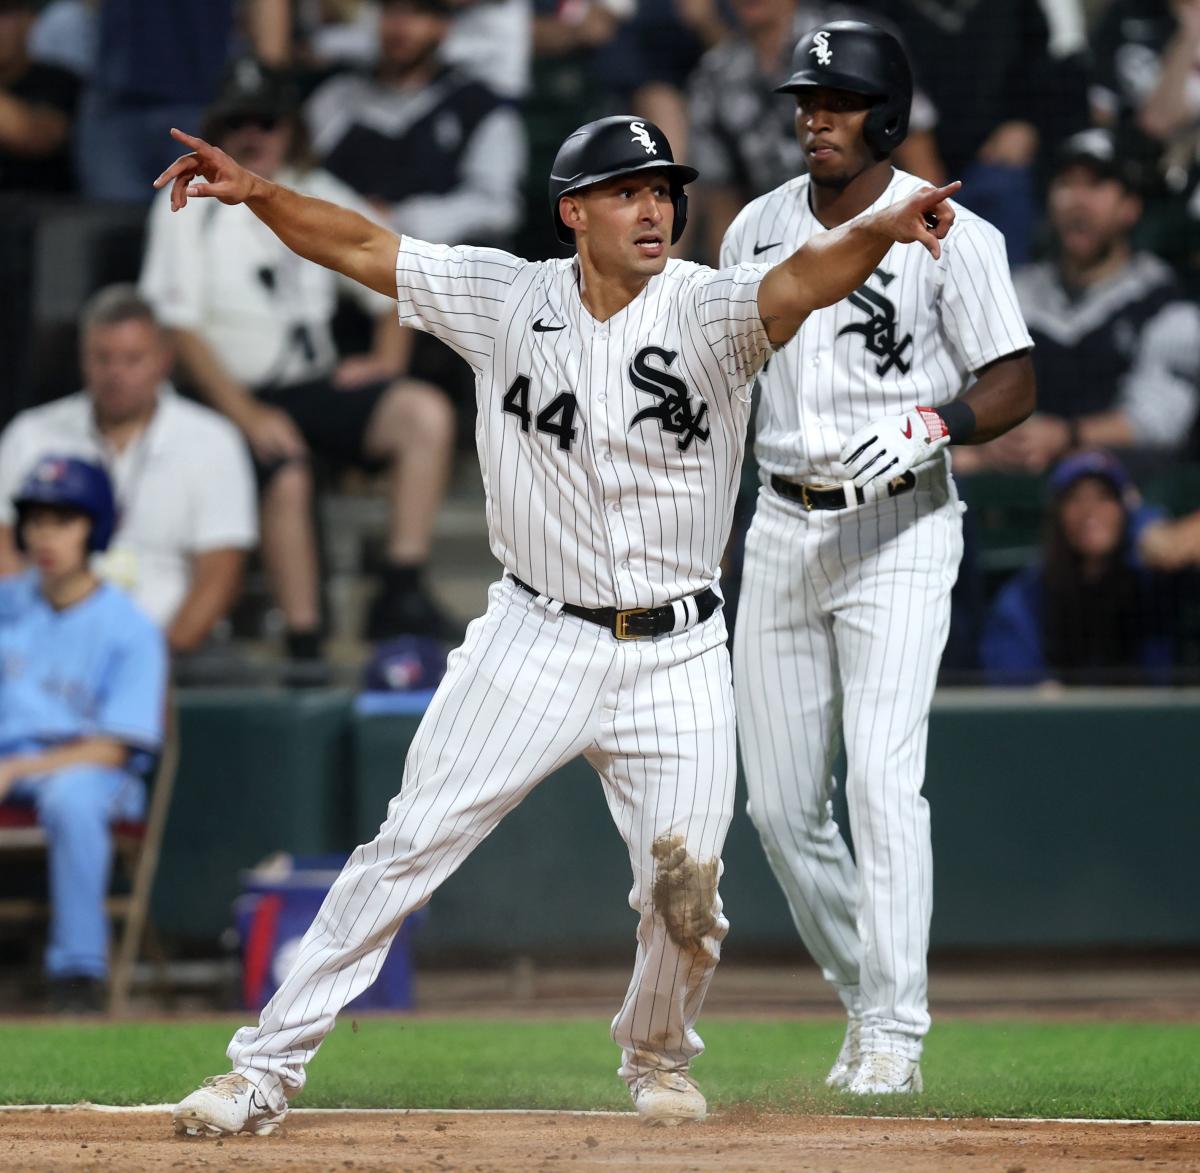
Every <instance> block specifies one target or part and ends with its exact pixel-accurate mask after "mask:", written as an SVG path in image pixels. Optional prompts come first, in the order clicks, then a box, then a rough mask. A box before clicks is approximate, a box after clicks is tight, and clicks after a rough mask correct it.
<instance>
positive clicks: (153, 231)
mask: <svg viewBox="0 0 1200 1173" xmlns="http://www.w3.org/2000/svg"><path fill="white" fill-rule="evenodd" d="M208 130H209V133H210V134H212V135H213V137H214V138H215V140H216V141H218V142H220V143H221V144H222V146H223V147H224V148H225V149H226V150H228V151H229V152H230V154H231V155H233V156H234V157H235V158H238V159H241V160H242V161H243V162H245V163H246V164H247V165H248V166H251V167H253V168H254V169H255V170H256V171H257V172H259V173H262V174H265V175H271V176H273V177H274V178H276V179H278V180H279V181H280V182H282V183H284V184H286V185H288V186H289V187H292V188H294V189H296V190H298V191H301V192H304V193H305V194H307V195H312V196H316V197H318V198H321V199H328V200H333V201H336V202H338V203H341V204H349V205H351V206H354V207H356V208H360V209H364V205H362V203H361V201H359V200H357V198H356V197H355V196H354V193H353V192H351V191H350V189H349V188H347V187H345V186H344V185H343V184H342V183H340V182H339V181H338V180H336V179H334V177H333V176H332V175H329V174H328V173H327V172H324V171H321V170H319V169H314V168H307V167H306V166H305V161H304V158H303V154H302V150H303V147H302V139H301V137H300V128H299V126H298V124H297V121H296V119H295V117H294V106H293V105H292V104H291V101H290V95H289V94H288V92H287V91H286V90H285V89H284V88H283V87H282V86H281V85H280V84H279V83H278V82H277V81H275V80H274V79H272V78H271V77H270V76H269V75H267V74H266V73H265V72H264V71H263V70H262V69H261V67H259V66H258V65H257V64H256V63H255V62H253V61H244V62H240V63H239V64H238V66H237V67H235V72H234V74H233V75H232V78H231V80H230V82H229V85H228V86H227V88H226V90H225V91H224V93H223V94H222V96H221V97H220V98H219V99H218V101H217V103H216V105H215V106H214V107H213V109H212V111H211V112H210V114H209V118H208ZM364 210H365V209H364ZM140 284H141V289H142V292H143V295H144V296H145V297H146V299H147V300H148V301H150V302H151V304H152V305H153V306H154V307H155V310H156V312H157V314H158V316H159V320H160V321H161V322H162V323H163V325H164V326H166V327H168V329H170V330H171V332H172V334H173V336H174V338H175V340H176V343H177V345H178V348H179V355H180V358H181V360H182V362H183V366H184V368H185V370H186V371H187V375H188V377H189V379H190V381H191V383H192V384H194V386H195V387H196V389H197V391H198V392H199V394H200V395H201V396H203V397H204V398H205V399H206V400H207V401H208V402H209V403H210V404H211V405H212V406H213V407H215V408H216V409H217V410H218V411H220V412H222V413H223V414H224V415H226V416H228V417H229V419H231V420H232V421H233V422H234V423H235V424H236V425H237V426H238V427H239V428H240V429H241V431H242V432H243V434H244V435H245V437H246V439H247V440H248V441H249V443H250V447H251V449H252V450H253V454H254V457H255V461H256V464H257V466H258V474H259V482H260V489H261V493H262V530H263V560H264V562H265V564H266V568H267V572H268V574H269V576H270V578H271V581H272V585H273V588H274V591H275V594H276V597H277V599H278V601H279V605H280V608H281V609H282V611H283V614H284V619H285V622H286V625H287V647H288V654H289V657H290V659H291V660H292V661H293V666H294V667H295V668H297V669H299V671H297V672H294V673H293V677H294V678H295V679H296V680H297V682H299V680H300V679H301V676H302V675H303V672H304V670H305V667H306V665H307V666H309V667H312V668H317V669H318V671H319V660H320V626H321V623H320V620H321V615H320V579H319V572H318V558H317V542H316V534H315V530H314V526H313V521H312V515H313V511H312V496H313V470H312V464H311V459H312V456H313V455H317V456H320V457H322V458H323V459H324V460H326V461H327V462H328V463H330V464H332V465H333V466H334V467H343V466H346V465H351V466H356V467H366V468H368V469H373V468H386V469H388V470H389V471H390V494H389V495H390V505H391V526H390V530H389V534H388V541H387V557H388V565H387V567H386V569H385V572H384V582H383V586H382V589H381V591H380V593H379V595H378V597H377V598H376V599H375V601H374V603H373V604H372V606H371V608H370V613H369V616H368V621H367V631H366V634H367V636H368V637H369V638H371V639H382V638H387V637H389V636H392V635H397V634H400V633H402V632H421V633H423V634H433V635H443V636H450V635H452V634H454V632H453V629H452V625H451V624H450V623H449V621H448V620H447V619H446V617H445V616H444V615H443V614H442V613H441V611H440V610H439V608H438V607H437V605H436V604H435V603H434V601H433V600H432V598H431V597H430V596H429V595H428V594H427V592H426V591H425V588H424V585H423V581H422V571H423V566H424V563H425V561H426V560H427V558H428V555H429V547H430V543H431V540H432V533H433V523H434V519H435V517H436V515H437V510H438V508H439V506H440V504H441V500H442V495H443V491H444V486H445V482H446V478H447V474H448V472H449V467H450V461H451V456H452V452H453V441H454V427H455V421H454V412H453V409H452V407H451V405H450V404H449V402H448V401H447V399H446V397H445V396H444V395H443V394H442V393H441V392H440V391H438V390H437V389H436V388H435V387H432V386H430V385H428V384H425V383H420V382H417V381H415V380H412V379H407V378H403V377H402V376H403V374H404V372H405V370H406V369H407V360H408V355H407V345H406V336H405V335H404V333H403V332H402V331H401V329H400V326H399V323H398V322H397V320H396V314H395V310H394V308H393V307H392V304H391V302H390V301H389V299H387V298H385V297H381V296H380V295H378V294H376V293H374V292H372V291H370V290H365V289H364V288H363V287H362V286H361V285H357V284H355V283H354V282H349V281H344V280H341V279H339V278H338V277H337V276H336V275H335V274H333V273H331V272H329V271H328V270H327V269H322V268H320V267H319V266H317V265H313V264H310V263H308V262H307V261H304V260H301V259H300V258H299V257H297V256H295V254H293V253H291V252H289V250H288V249H286V248H284V247H283V245H281V244H280V243H279V241H278V240H277V239H276V238H275V237H274V236H273V235H272V234H271V233H270V232H269V231H268V230H267V229H265V228H264V227H263V225H261V224H260V223H259V222H258V220H256V219H255V217H254V216H252V215H251V214H250V213H249V212H248V211H247V210H246V209H245V208H239V207H229V206H226V205H224V204H220V203H218V202H217V201H215V200H214V201H212V202H211V203H210V204H209V205H207V206H206V208H205V214H204V215H201V216H195V217H183V216H177V217H172V216H171V214H170V208H169V202H168V200H167V199H166V198H165V195H164V196H163V197H161V198H160V199H159V200H158V201H157V202H156V203H155V205H154V206H153V208H152V209H151V213H150V219H149V224H148V235H147V245H146V256H145V260H144V263H143V267H142V275H141V282H140ZM341 293H348V294H350V295H351V296H352V297H353V298H354V300H355V301H356V302H357V303H358V305H359V306H360V307H361V308H362V310H363V311H364V312H365V313H366V314H367V315H368V317H369V318H370V319H371V320H372V322H373V330H374V335H373V344H372V346H371V349H370V351H369V352H368V353H367V354H362V355H354V356H351V357H349V358H345V359H341V360H340V361H339V356H338V352H337V347H336V345H335V342H334V337H333V330H332V323H333V318H334V314H335V312H336V309H337V302H338V297H339V294H341ZM306 679H307V677H306ZM311 679H316V675H313V676H312V677H311Z"/></svg>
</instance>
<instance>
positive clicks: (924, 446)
mask: <svg viewBox="0 0 1200 1173" xmlns="http://www.w3.org/2000/svg"><path fill="white" fill-rule="evenodd" d="M949 443H950V433H949V431H948V430H947V428H946V425H945V423H944V422H943V420H942V417H941V416H940V415H938V413H937V412H936V411H934V410H933V408H932V407H914V408H913V409H912V410H911V411H906V412H905V413H904V414H903V415H889V416H884V418H883V419H879V420H875V421H874V422H873V423H870V424H868V425H867V426H866V427H865V428H859V429H858V431H857V432H855V433H854V435H853V436H851V437H850V439H849V440H847V441H846V443H845V445H844V446H843V447H842V464H843V465H845V466H846V472H847V473H848V474H849V476H850V478H851V479H852V480H853V481H854V484H855V485H856V486H857V487H858V488H860V489H865V488H866V487H867V485H869V484H870V483H871V482H872V481H874V480H876V479H878V478H882V480H881V481H880V484H883V483H886V482H887V481H890V480H891V479H892V478H893V477H898V476H903V475H904V474H905V473H906V472H908V470H909V469H910V468H916V467H917V466H918V465H921V464H924V463H925V461H927V460H928V459H929V458H930V457H931V456H933V454H934V453H935V452H940V451H941V450H942V449H943V448H945V447H946V445H947V444H949Z"/></svg>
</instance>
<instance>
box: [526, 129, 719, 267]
mask: <svg viewBox="0 0 1200 1173" xmlns="http://www.w3.org/2000/svg"><path fill="white" fill-rule="evenodd" d="M635 171H665V172H666V173H667V176H668V178H669V179H670V181H671V202H672V203H673V204H674V205H675V224H674V226H673V227H672V229H671V243H672V244H674V243H675V242H676V241H677V240H678V239H679V238H680V236H681V235H683V229H684V225H685V224H687V195H686V194H685V193H684V190H683V185H684V184H685V183H691V182H692V180H693V179H695V178H696V176H697V175H699V172H698V171H697V170H696V169H695V168H694V167H685V166H684V165H683V164H682V163H676V162H675V156H674V155H672V154H671V144H670V143H669V142H667V136H666V135H665V134H663V132H662V131H661V130H659V129H658V127H657V126H655V125H654V123H653V122H649V121H648V120H647V119H645V118H635V117H634V116H633V115H632V114H617V115H614V116H613V117H612V118H601V119H598V120H597V121H596V122H589V123H588V124H587V125H586V126H581V127H580V128H579V129H578V130H577V131H575V132H574V133H573V134H571V135H568V137H567V139H566V141H565V142H564V143H563V145H562V146H561V147H559V148H558V154H557V155H555V156H554V166H553V167H551V168H550V214H551V215H552V216H553V217H554V231H555V232H556V233H557V234H558V239H559V240H561V241H562V242H563V244H571V243H573V242H574V240H575V233H574V232H572V231H571V229H570V228H568V227H567V226H566V225H565V224H564V223H563V219H562V216H561V215H559V211H558V201H559V200H560V199H561V198H562V197H563V196H565V195H566V194H567V193H568V192H572V191H579V190H580V188H584V187H590V186H591V185H592V184H593V183H603V182H604V180H606V179H615V178H616V177H617V176H618V175H632V174H633V173H634V172H635Z"/></svg>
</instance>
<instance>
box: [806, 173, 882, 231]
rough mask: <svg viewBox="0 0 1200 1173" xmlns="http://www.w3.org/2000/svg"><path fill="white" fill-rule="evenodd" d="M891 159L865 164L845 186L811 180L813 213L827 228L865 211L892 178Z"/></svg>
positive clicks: (810, 191) (810, 194) (810, 197)
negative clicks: (869, 164) (868, 165)
mask: <svg viewBox="0 0 1200 1173" xmlns="http://www.w3.org/2000/svg"><path fill="white" fill-rule="evenodd" d="M893 174H895V172H894V171H893V170H892V164H891V161H890V160H888V159H881V160H880V161H879V162H878V163H873V164H871V166H870V167H867V168H864V169H863V170H862V171H860V172H859V173H858V174H857V175H856V176H855V177H854V178H853V179H851V180H850V181H849V182H848V183H846V184H845V185H844V186H840V187H839V186H834V185H832V184H824V183H822V184H818V183H810V184H809V185H808V191H809V197H808V198H809V200H810V201H811V203H810V206H811V208H812V211H813V215H814V216H816V218H817V219H818V220H819V221H820V222H821V223H822V225H824V226H825V227H826V228H837V227H838V225H839V224H845V223H846V222H847V221H848V220H853V219H854V217H855V216H859V215H861V214H862V213H863V212H865V211H866V210H867V209H868V208H869V207H870V206H871V205H872V204H873V203H874V202H875V201H876V200H877V199H879V197H880V196H881V195H883V193H884V192H885V191H887V189H888V184H889V183H891V182H892V176H893Z"/></svg>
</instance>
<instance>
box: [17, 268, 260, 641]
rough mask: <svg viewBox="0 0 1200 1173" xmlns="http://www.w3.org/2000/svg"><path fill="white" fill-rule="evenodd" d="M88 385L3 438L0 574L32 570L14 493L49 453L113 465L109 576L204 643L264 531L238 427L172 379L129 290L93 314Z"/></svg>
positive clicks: (86, 335)
mask: <svg viewBox="0 0 1200 1173" xmlns="http://www.w3.org/2000/svg"><path fill="white" fill-rule="evenodd" d="M82 343H83V345H82V353H83V373H84V379H85V383H86V388H85V390H83V391H80V392H78V393H77V394H75V395H70V396H68V397H67V398H65V399H59V400H57V401H55V402H53V403H47V404H44V405H43V406H41V407H35V408H31V409H30V410H28V411H24V412H21V413H20V415H18V416H17V417H16V418H15V419H14V420H13V421H12V422H11V423H10V424H9V426H8V427H7V429H5V431H4V434H3V436H0V574H13V573H16V572H17V571H19V570H21V569H22V560H21V557H20V555H19V554H18V552H17V549H16V544H15V542H14V540H13V522H14V519H13V511H12V505H11V501H12V497H13V494H14V493H15V491H16V489H17V486H18V485H20V483H21V481H22V479H23V478H24V477H25V476H27V475H28V473H29V471H30V469H32V468H33V467H34V465H36V464H37V462H38V460H39V459H40V458H41V457H43V456H45V455H47V454H48V453H59V454H63V455H71V456H79V457H82V458H83V459H85V460H92V461H97V462H99V463H102V464H104V465H105V466H106V467H107V469H108V471H109V475H110V476H111V478H112V480H113V483H114V486H115V489H116V495H117V506H118V521H117V531H116V535H115V537H114V538H113V541H112V543H111V545H110V547H109V549H108V551H107V552H106V553H105V554H104V556H103V558H102V559H101V560H100V562H99V565H98V569H99V570H100V571H101V572H102V573H103V575H104V577H106V578H108V579H110V580H112V581H113V582H115V583H116V584H117V585H119V586H122V587H124V588H126V589H127V590H128V591H129V592H130V593H131V594H132V595H133V597H134V599H135V600H136V602H137V603H138V604H139V605H140V606H141V608H142V609H143V610H144V611H145V612H146V613H147V614H148V615H149V616H150V617H151V618H152V619H154V620H155V621H156V622H157V623H159V624H160V625H161V626H162V627H164V628H165V629H166V634H167V639H168V642H169V644H170V646H171V649H172V651H175V652H188V651H192V650H193V649H195V648H197V647H199V646H200V644H201V643H203V642H204V640H205V639H206V638H207V636H208V634H209V632H211V630H212V628H213V625H214V624H215V623H216V622H217V621H218V620H219V619H221V618H222V617H223V616H224V615H225V614H226V613H227V612H228V610H229V608H230V606H231V605H232V604H233V601H234V599H235V597H236V595H237V591H238V586H239V583H240V581H241V575H242V567H243V563H244V562H245V557H246V551H247V550H248V549H250V548H251V547H252V546H254V544H255V542H256V541H257V538H258V534H257V528H256V524H255V501H254V477H253V470H252V468H251V464H250V458H249V454H248V453H247V451H246V446H245V445H244V444H243V443H242V439H241V437H240V436H239V435H238V434H237V430H236V429H235V428H234V427H233V426H232V425H231V424H230V423H229V422H228V421H227V420H224V419H222V418H221V417H220V416H219V415H217V414H216V413H215V412H213V411H210V410H209V409H208V408H206V407H201V406H200V405H199V404H195V403H191V402H189V401H188V400H186V399H182V398H180V396H179V395H177V394H176V392H175V390H174V388H173V387H172V386H171V384H170V383H169V382H167V375H168V372H169V371H170V369H171V363H172V352H171V347H170V345H169V343H168V341H167V339H166V337H165V336H164V334H163V331H162V329H161V327H160V326H159V325H158V323H157V322H156V321H155V319H154V314H153V311H152V310H151V309H150V307H149V306H148V305H147V304H146V302H144V301H143V300H142V299H141V298H140V297H139V296H138V294H137V290H136V289H134V288H133V286H130V285H114V286H110V287H109V288H108V289H104V290H101V291H100V292H99V293H98V294H97V295H96V296H95V297H94V298H93V299H92V301H91V302H90V303H89V305H88V307H87V309H86V310H85V311H84V316H83V332H82Z"/></svg>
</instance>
